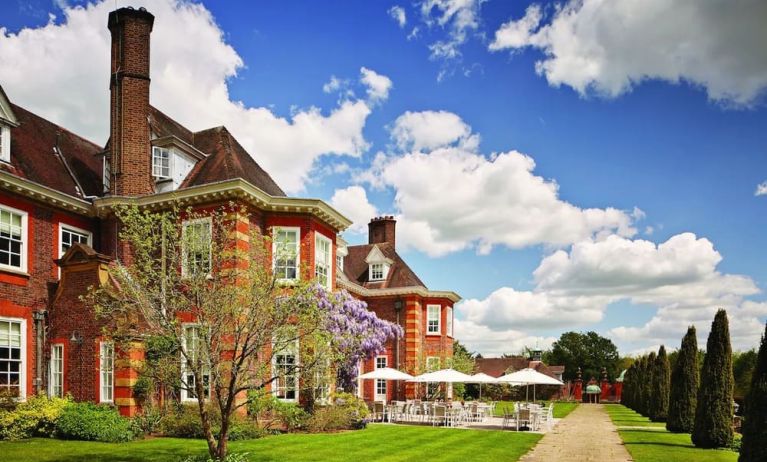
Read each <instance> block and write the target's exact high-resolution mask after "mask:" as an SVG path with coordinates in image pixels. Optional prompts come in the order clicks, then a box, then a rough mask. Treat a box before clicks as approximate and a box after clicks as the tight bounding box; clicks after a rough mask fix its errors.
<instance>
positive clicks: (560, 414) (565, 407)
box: [495, 401, 578, 419]
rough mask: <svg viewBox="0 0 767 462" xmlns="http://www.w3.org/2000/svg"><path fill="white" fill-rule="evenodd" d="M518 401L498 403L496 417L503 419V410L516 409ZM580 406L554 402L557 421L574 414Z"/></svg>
mask: <svg viewBox="0 0 767 462" xmlns="http://www.w3.org/2000/svg"><path fill="white" fill-rule="evenodd" d="M515 402H516V401H498V404H497V405H496V406H495V416H496V417H503V410H504V408H506V407H508V408H509V410H512V409H514V403H515ZM546 405H547V406H548V405H549V403H548V402H546ZM577 406H578V403H575V402H557V401H555V402H554V418H555V419H562V418H564V417H565V416H566V415H567V414H569V413H571V412H573V410H574V409H575V408H576V407H577Z"/></svg>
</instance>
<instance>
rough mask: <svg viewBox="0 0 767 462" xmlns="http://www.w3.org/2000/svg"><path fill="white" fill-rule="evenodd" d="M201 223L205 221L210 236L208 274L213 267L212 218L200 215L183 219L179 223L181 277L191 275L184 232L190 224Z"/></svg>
mask: <svg viewBox="0 0 767 462" xmlns="http://www.w3.org/2000/svg"><path fill="white" fill-rule="evenodd" d="M201 223H206V224H207V225H208V237H209V238H210V239H209V241H208V265H209V268H208V275H210V272H211V271H212V267H213V262H212V260H213V219H212V218H211V217H202V218H195V219H193V220H184V222H183V223H182V224H181V277H182V278H186V277H189V276H193V274H192V273H190V271H189V261H188V259H187V256H188V255H187V251H188V250H189V249H187V248H186V239H187V237H186V233H187V228H189V227H190V226H195V225H199V224H201Z"/></svg>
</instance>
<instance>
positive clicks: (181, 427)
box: [160, 405, 215, 438]
mask: <svg viewBox="0 0 767 462" xmlns="http://www.w3.org/2000/svg"><path fill="white" fill-rule="evenodd" d="M211 415H213V416H215V414H214V413H211ZM160 431H161V432H162V434H163V435H165V436H175V437H176V438H203V437H204V436H205V435H204V434H203V431H202V422H201V421H200V412H199V411H198V409H197V406H196V405H194V406H192V405H182V406H179V408H178V409H176V410H175V411H173V412H171V413H169V414H168V415H166V416H165V417H163V419H162V422H161V423H160Z"/></svg>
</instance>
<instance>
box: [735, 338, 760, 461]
mask: <svg viewBox="0 0 767 462" xmlns="http://www.w3.org/2000/svg"><path fill="white" fill-rule="evenodd" d="M764 460H767V327H766V328H765V333H764V336H763V337H762V344H761V346H760V347H759V356H758V357H757V360H756V368H755V369H754V374H753V376H752V377H751V390H750V391H749V393H748V396H747V397H746V402H745V409H744V411H743V440H742V442H741V447H740V458H738V462H757V461H764Z"/></svg>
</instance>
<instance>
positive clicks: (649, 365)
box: [642, 351, 658, 417]
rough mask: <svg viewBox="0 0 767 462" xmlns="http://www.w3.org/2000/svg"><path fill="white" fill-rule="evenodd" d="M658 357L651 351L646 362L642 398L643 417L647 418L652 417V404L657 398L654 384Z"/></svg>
mask: <svg viewBox="0 0 767 462" xmlns="http://www.w3.org/2000/svg"><path fill="white" fill-rule="evenodd" d="M657 356H658V355H656V354H655V352H654V351H651V352H650V354H649V355H647V359H646V360H645V365H644V367H645V373H644V377H643V382H642V384H643V386H642V389H643V391H644V397H643V398H642V415H643V416H645V417H650V414H651V410H652V402H653V400H654V399H655V396H654V395H653V383H655V371H654V370H653V369H654V366H655V359H656V358H657Z"/></svg>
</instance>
